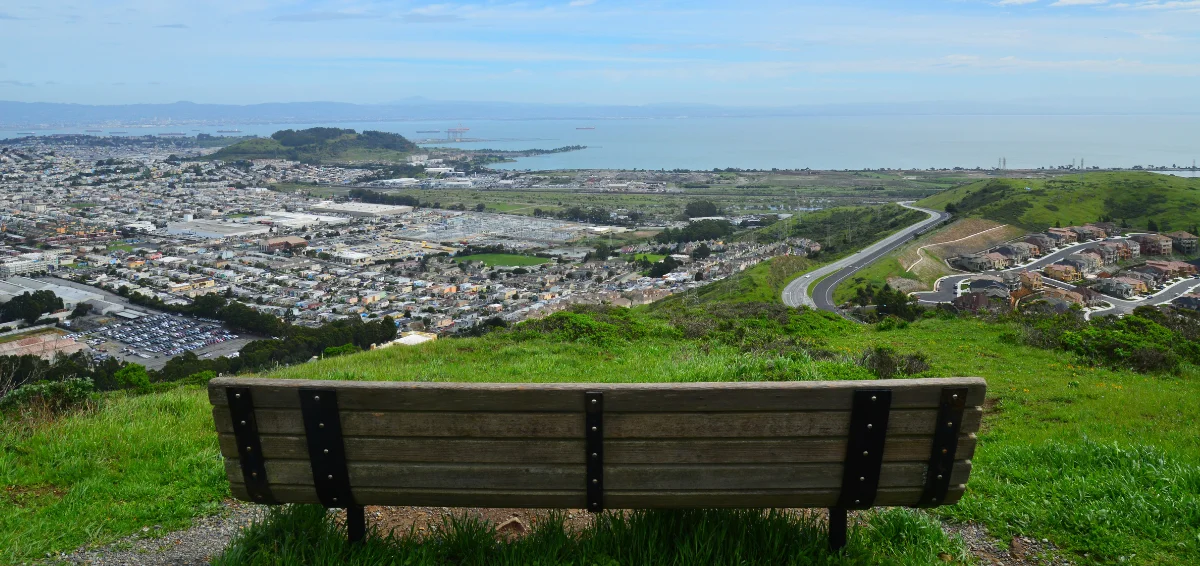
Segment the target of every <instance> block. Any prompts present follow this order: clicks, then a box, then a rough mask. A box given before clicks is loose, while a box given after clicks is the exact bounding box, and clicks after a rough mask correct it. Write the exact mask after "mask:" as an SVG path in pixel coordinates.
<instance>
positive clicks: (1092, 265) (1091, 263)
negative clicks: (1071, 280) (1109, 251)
mask: <svg viewBox="0 0 1200 566" xmlns="http://www.w3.org/2000/svg"><path fill="white" fill-rule="evenodd" d="M1084 251H1085V252H1087V251H1090V250H1084ZM1062 263H1066V264H1070V265H1074V266H1075V268H1076V269H1078V270H1079V272H1080V273H1095V272H1096V271H1098V270H1099V269H1100V266H1101V265H1102V262H1101V261H1100V254H1093V253H1074V254H1071V255H1069V256H1067V257H1066V259H1064V260H1063V261H1062Z"/></svg>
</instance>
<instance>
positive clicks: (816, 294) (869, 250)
mask: <svg viewBox="0 0 1200 566" xmlns="http://www.w3.org/2000/svg"><path fill="white" fill-rule="evenodd" d="M898 204H899V205H900V206H903V207H904V208H911V209H913V210H919V211H921V212H924V213H926V214H928V215H929V218H927V219H925V220H922V221H920V222H918V223H916V224H913V225H912V226H909V227H907V228H903V229H901V230H900V231H899V232H896V233H895V234H892V235H890V236H888V237H886V238H884V239H882V240H879V241H878V242H875V243H874V244H871V245H870V246H867V247H866V248H863V249H862V250H860V251H858V252H855V253H853V254H851V255H849V256H847V257H844V258H842V259H839V260H837V261H835V262H833V263H831V264H829V265H825V266H822V267H819V268H817V269H814V270H812V271H810V272H808V273H806V274H804V275H802V276H800V277H797V278H796V279H794V280H792V282H791V283H788V286H787V287H785V288H784V289H783V302H784V304H786V305H788V306H789V307H799V306H806V307H809V308H816V309H821V310H825V311H830V312H836V311H837V305H836V304H834V302H833V290H834V288H836V287H837V286H838V284H839V283H841V282H842V281H844V280H845V279H846V278H848V277H850V276H852V275H854V274H855V273H858V272H859V271H860V270H862V269H863V268H864V267H866V266H868V265H870V264H871V263H872V262H874V261H875V260H877V259H879V258H880V257H881V256H883V255H884V254H886V253H888V252H890V251H892V250H894V249H896V248H897V247H899V246H900V245H901V244H903V243H905V242H907V241H909V240H911V239H912V238H913V237H914V236H915V235H916V234H917V233H918V232H921V231H923V230H925V229H926V228H929V227H930V226H933V225H935V224H938V223H941V222H944V221H946V220H947V219H948V218H950V215H949V214H946V213H945V212H941V211H937V210H930V209H928V208H920V207H917V206H912V205H911V204H909V203H907V202H901V203H898ZM827 275H828V277H826V276H827ZM822 277H825V278H824V279H822V280H821V282H819V283H817V285H816V286H815V287H814V288H813V294H812V295H811V296H810V295H809V294H808V287H809V286H810V285H812V282H813V281H815V280H817V279H821V278H822ZM951 290H953V287H951Z"/></svg>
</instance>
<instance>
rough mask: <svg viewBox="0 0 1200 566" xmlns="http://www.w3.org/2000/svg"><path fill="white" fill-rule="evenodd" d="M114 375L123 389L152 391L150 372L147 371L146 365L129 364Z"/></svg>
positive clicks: (138, 391)
mask: <svg viewBox="0 0 1200 566" xmlns="http://www.w3.org/2000/svg"><path fill="white" fill-rule="evenodd" d="M113 377H114V378H115V379H116V380H117V385H119V386H120V387H121V389H132V390H134V391H135V392H137V393H149V392H150V374H148V373H146V366H143V365H141V364H128V365H126V366H125V367H123V368H121V369H120V370H118V371H117V373H116V374H114V375H113Z"/></svg>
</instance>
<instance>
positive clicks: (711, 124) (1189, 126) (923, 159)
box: [0, 115, 1200, 170]
mask: <svg viewBox="0 0 1200 566" xmlns="http://www.w3.org/2000/svg"><path fill="white" fill-rule="evenodd" d="M311 126H338V127H343V128H354V129H357V130H382V131H387V132H394V133H399V134H402V135H404V136H407V137H409V138H410V139H422V138H430V137H444V136H445V134H444V133H436V134H430V133H417V132H418V131H419V130H439V131H441V132H444V131H445V130H446V129H447V128H453V127H464V128H469V131H468V132H467V133H466V134H465V135H466V136H468V137H471V138H482V139H485V140H487V141H481V142H469V143H449V144H448V143H442V144H439V145H445V146H448V147H462V148H469V149H479V148H492V149H514V150H517V149H530V148H540V149H550V148H555V147H561V146H567V145H586V146H588V148H587V149H585V150H581V151H574V152H569V153H559V154H551V155H543V156H536V157H529V158H522V159H520V160H518V161H517V162H516V163H506V164H500V165H498V166H497V167H500V168H505V169H519V170H524V169H577V168H578V169H585V168H597V169H600V168H621V169H635V168H636V169H675V168H680V169H712V168H714V167H719V168H725V167H736V168H747V169H770V168H773V167H776V168H781V169H784V168H786V169H799V168H806V167H807V168H812V169H864V168H905V169H908V168H919V169H924V168H929V167H938V168H941V167H964V168H973V167H983V168H991V167H996V166H997V162H998V160H999V159H1000V158H1006V159H1007V166H1008V168H1009V169H1028V168H1038V167H1056V166H1061V165H1071V164H1072V162H1073V161H1072V160H1075V161H1074V163H1075V164H1076V165H1078V164H1079V160H1082V162H1083V164H1085V165H1086V166H1089V167H1091V166H1099V167H1132V166H1134V165H1142V166H1149V165H1155V166H1171V165H1178V166H1190V165H1192V163H1193V160H1197V159H1200V136H1198V135H1197V134H1196V132H1200V115H1185V116H1145V115H1138V116H1113V115H1098V116H800V117H778V118H688V117H680V118H672V119H629V120H470V121H463V122H461V123H460V122H457V121H449V120H445V121H419V122H418V121H413V122H348V123H336V124H334V123H323V124H253V125H238V124H228V125H223V126H207V127H195V126H164V127H146V128H137V127H108V128H103V131H104V133H107V132H111V131H124V132H126V133H127V135H135V134H152V133H155V134H156V133H164V132H180V133H185V134H188V135H195V134H197V133H200V132H204V133H209V134H217V130H227V129H238V130H241V131H242V135H245V134H255V135H264V136H265V135H269V134H271V133H272V132H274V131H276V130H280V129H284V128H306V127H311ZM583 127H591V128H595V129H578V128H583ZM37 133H38V134H43V135H45V134H53V133H86V132H85V131H84V129H83V128H75V129H68V130H39V131H37ZM18 135H20V133H19V132H16V131H0V138H9V137H15V136H18ZM97 135H104V134H97Z"/></svg>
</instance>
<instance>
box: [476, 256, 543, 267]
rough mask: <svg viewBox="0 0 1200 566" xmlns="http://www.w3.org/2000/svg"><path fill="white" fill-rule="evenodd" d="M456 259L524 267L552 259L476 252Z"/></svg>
mask: <svg viewBox="0 0 1200 566" xmlns="http://www.w3.org/2000/svg"><path fill="white" fill-rule="evenodd" d="M454 261H457V262H462V261H482V262H483V263H484V265H487V266H488V267H497V266H500V267H523V266H528V265H541V264H543V263H548V262H549V261H550V260H549V259H546V258H544V257H533V256H527V255H516V254H475V255H464V256H460V257H456V258H454Z"/></svg>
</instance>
